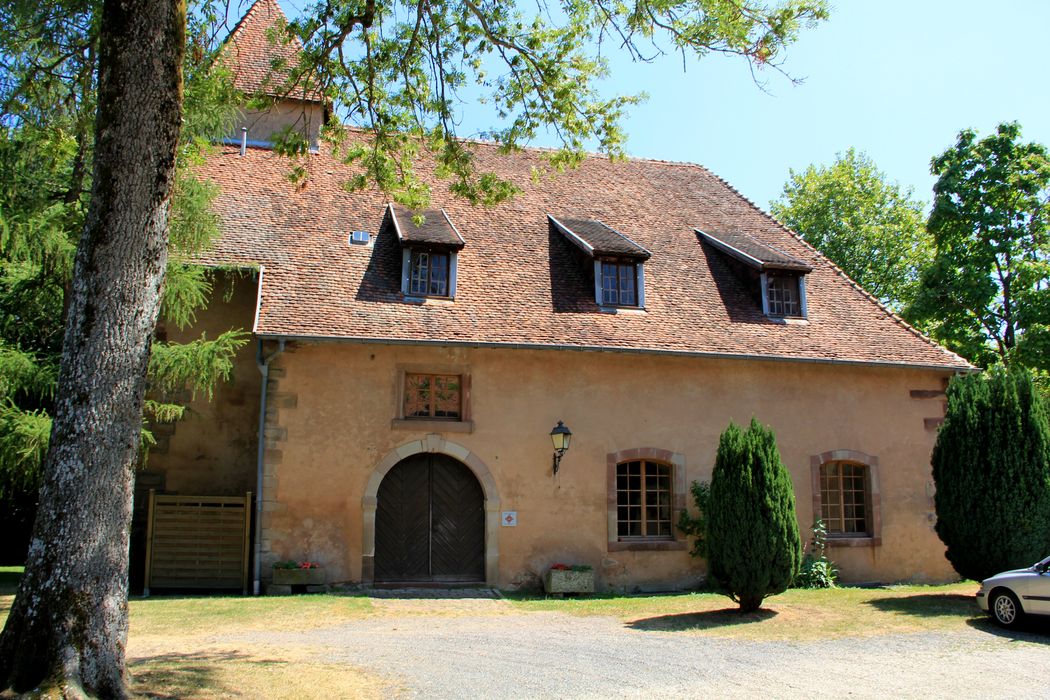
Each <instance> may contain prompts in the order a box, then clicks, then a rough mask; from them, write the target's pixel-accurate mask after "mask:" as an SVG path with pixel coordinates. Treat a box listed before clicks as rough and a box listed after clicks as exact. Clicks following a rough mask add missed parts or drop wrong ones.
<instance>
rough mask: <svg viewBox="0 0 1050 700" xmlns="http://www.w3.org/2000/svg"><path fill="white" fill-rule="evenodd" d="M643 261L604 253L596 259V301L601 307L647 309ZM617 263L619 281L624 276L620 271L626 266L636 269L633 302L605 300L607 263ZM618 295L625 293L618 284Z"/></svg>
mask: <svg viewBox="0 0 1050 700" xmlns="http://www.w3.org/2000/svg"><path fill="white" fill-rule="evenodd" d="M642 263H643V261H641V260H638V259H637V258H626V257H617V256H611V255H603V256H599V257H596V258H595V259H594V301H595V303H596V304H598V307H599V308H601V309H645V265H643V264H642ZM607 264H608V265H615V266H616V267H617V273H618V274H617V282H618V283H619V282H620V281H621V280H622V278H621V277H620V275H619V271H620V270H621V269H623V268H625V267H631V268H633V271H634V275H633V277H634V280H633V281H634V290H633V291H634V301H635V303H633V304H623V303H610V302H607V301H606V300H605V269H604V266H605V265H607ZM617 293H618V295H622V294H623V290H622V289H621V288H620V287H619V284H618V285H617Z"/></svg>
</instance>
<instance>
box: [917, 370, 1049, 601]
mask: <svg viewBox="0 0 1050 700" xmlns="http://www.w3.org/2000/svg"><path fill="white" fill-rule="evenodd" d="M932 464H933V479H934V482H935V483H936V485H937V494H936V506H937V534H938V535H939V536H940V538H941V540H942V541H943V542H944V544H945V545H946V546H947V552H946V555H945V556H947V557H948V561H950V562H951V563H952V566H953V567H955V570H956V571H957V572H959V575H960V576H962V577H964V578H971V579H975V580H980V579H983V578H987V577H988V576H991V575H992V574H995V573H998V572H1000V571H1005V570H1007V569H1014V568H1017V567H1019V566H1029V565H1031V564H1032V563H1033V562H1035V561H1038V560H1039V559H1041V558H1042V557H1045V556H1046V554H1047V552H1048V551H1050V424H1048V422H1047V410H1046V405H1045V404H1044V403H1043V401H1042V398H1041V396H1040V395H1039V393H1038V392H1037V391H1036V390H1035V388H1034V386H1033V383H1032V379H1031V376H1030V375H1029V373H1028V372H1026V371H1024V370H1022V369H1018V368H1014V369H1012V370H1006V369H1004V368H1002V367H995V368H993V369H991V370H989V371H987V372H985V373H984V374H974V375H969V376H962V377H956V378H954V379H953V380H952V381H951V383H950V384H949V386H948V411H947V413H946V415H945V419H944V424H943V425H942V426H941V429H940V432H939V433H938V435H937V444H936V445H935V446H934V448H933V458H932Z"/></svg>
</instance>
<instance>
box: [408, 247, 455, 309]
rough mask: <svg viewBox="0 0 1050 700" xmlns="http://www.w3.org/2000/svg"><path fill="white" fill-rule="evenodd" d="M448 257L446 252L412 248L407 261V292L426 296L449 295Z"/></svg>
mask: <svg viewBox="0 0 1050 700" xmlns="http://www.w3.org/2000/svg"><path fill="white" fill-rule="evenodd" d="M450 258H451V256H450V255H449V254H448V253H446V252H440V251H434V250H429V249H425V248H421V249H413V250H412V253H411V258H410V262H409V279H408V293H409V294H413V295H418V296H428V297H449V296H451V292H450V287H449V284H450V265H451V263H450Z"/></svg>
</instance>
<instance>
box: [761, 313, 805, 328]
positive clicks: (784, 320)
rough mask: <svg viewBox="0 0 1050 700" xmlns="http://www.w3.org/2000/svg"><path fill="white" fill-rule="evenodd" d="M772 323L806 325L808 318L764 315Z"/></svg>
mask: <svg viewBox="0 0 1050 700" xmlns="http://www.w3.org/2000/svg"><path fill="white" fill-rule="evenodd" d="M766 318H768V319H769V320H770V321H772V322H773V323H779V324H780V325H782V326H808V325H809V319H808V318H807V317H805V316H770V315H768V314H767V315H766Z"/></svg>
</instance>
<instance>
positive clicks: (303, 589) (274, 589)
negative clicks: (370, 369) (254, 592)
mask: <svg viewBox="0 0 1050 700" xmlns="http://www.w3.org/2000/svg"><path fill="white" fill-rule="evenodd" d="M329 590H330V589H329V587H328V586H327V585H325V584H321V585H316V586H315V585H305V584H302V585H295V586H289V585H283V584H279V583H268V584H266V595H293V594H296V593H328V592H329Z"/></svg>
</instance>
